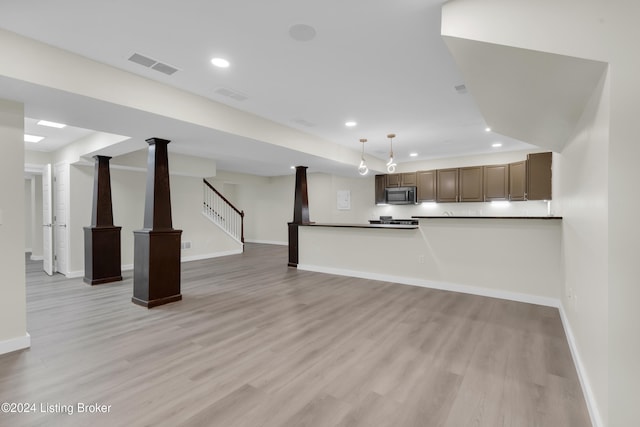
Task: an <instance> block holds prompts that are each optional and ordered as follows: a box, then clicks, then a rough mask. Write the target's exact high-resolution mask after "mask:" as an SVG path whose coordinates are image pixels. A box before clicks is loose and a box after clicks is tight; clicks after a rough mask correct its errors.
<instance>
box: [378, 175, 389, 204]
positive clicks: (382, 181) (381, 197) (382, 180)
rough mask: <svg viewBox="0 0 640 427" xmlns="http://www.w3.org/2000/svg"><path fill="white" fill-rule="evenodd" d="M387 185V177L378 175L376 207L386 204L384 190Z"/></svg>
mask: <svg viewBox="0 0 640 427" xmlns="http://www.w3.org/2000/svg"><path fill="white" fill-rule="evenodd" d="M386 185H387V177H386V175H376V186H375V191H376V194H375V203H376V205H378V204H381V203H386V202H387V200H386V198H385V194H384V189H385V187H386Z"/></svg>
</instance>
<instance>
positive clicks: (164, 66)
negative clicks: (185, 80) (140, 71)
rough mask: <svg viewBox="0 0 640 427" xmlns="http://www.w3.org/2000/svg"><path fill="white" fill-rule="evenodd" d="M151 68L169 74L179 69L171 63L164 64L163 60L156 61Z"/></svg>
mask: <svg viewBox="0 0 640 427" xmlns="http://www.w3.org/2000/svg"><path fill="white" fill-rule="evenodd" d="M151 68H153V69H154V70H156V71H160V72H161V73H164V74H166V75H168V76H170V75H171V74H173V73H175V72H176V71H178V69H177V68H174V67H172V66H171V65H167V64H163V63H162V62H156V64H155V65H154V66H152V67H151Z"/></svg>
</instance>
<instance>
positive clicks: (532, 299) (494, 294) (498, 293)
mask: <svg viewBox="0 0 640 427" xmlns="http://www.w3.org/2000/svg"><path fill="white" fill-rule="evenodd" d="M298 270H306V271H315V272H318V273H327V274H337V275H339V276H349V277H358V278H360V279H369V280H381V281H383V282H394V283H399V284H402V285H411V286H420V287H423V288H431V289H441V290H444V291H452V292H462V293H465V294H472V295H480V296H484V297H491V298H499V299H506V300H510V301H518V302H526V303H529V304H537V305H544V306H547V307H556V308H557V307H559V306H560V300H558V299H556V298H549V297H543V296H539V295H531V294H522V293H519V292H508V291H503V290H500V289H489V288H481V287H478V286H469V285H461V284H458V283H446V282H432V281H430V280H423V279H417V278H414V277H402V276H392V275H387V274H377V273H370V272H366V271H355V270H346V269H341V268H330V267H323V266H318V265H308V264H298Z"/></svg>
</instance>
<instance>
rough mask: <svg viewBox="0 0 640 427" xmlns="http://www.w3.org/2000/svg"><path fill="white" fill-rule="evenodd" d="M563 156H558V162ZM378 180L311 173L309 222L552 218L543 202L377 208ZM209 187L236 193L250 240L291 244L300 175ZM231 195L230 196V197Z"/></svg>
mask: <svg viewBox="0 0 640 427" xmlns="http://www.w3.org/2000/svg"><path fill="white" fill-rule="evenodd" d="M526 158H527V152H524V151H517V152H507V153H496V154H490V155H481V156H467V157H456V158H449V159H435V160H430V161H422V162H410V163H402V164H400V165H399V171H405V172H413V171H417V170H430V169H438V168H441V169H442V168H450V167H464V166H477V165H490V164H503V163H511V162H516V161H520V160H525V159H526ZM556 158H557V157H556V156H555V155H554V159H556ZM553 168H554V170H553V174H554V175H553V177H554V185H556V184H557V182H558V180H559V175H560V173H559V165H556V164H555V163H554V165H553ZM374 179H375V178H374V175H373V174H371V175H369V176H365V177H356V178H350V177H343V176H337V175H328V174H323V173H307V186H308V195H309V217H310V220H311V221H313V222H324V223H356V224H358V223H360V224H363V223H364V224H366V223H368V221H369V220H370V219H377V218H379V217H380V216H381V215H391V216H393V217H394V218H410V217H411V216H413V215H416V216H443V215H444V212H445V211H446V212H452V213H453V214H454V215H459V216H476V215H478V216H546V215H547V203H546V202H542V201H526V202H511V203H508V204H506V206H505V205H504V204H503V205H500V204H498V205H496V204H491V203H474V202H470V203H429V204H420V205H406V206H400V205H395V206H392V205H389V206H376V205H375V204H374V192H375V182H374ZM209 182H211V184H212V185H213V186H214V187H216V188H217V189H218V190H221V189H223V188H233V193H232V194H231V195H229V197H230V198H231V200H232V201H233V202H234V203H236V204H237V207H238V208H239V209H241V210H244V211H245V237H246V239H247V241H257V242H269V243H276V242H277V243H281V244H286V243H287V239H288V237H287V223H288V222H290V221H292V220H293V198H294V190H295V173H294V172H293V171H292V174H291V175H285V176H280V177H271V178H266V177H259V176H253V175H246V174H238V173H231V172H225V171H218V174H217V176H215V177H213V178H210V179H209ZM345 190H346V191H349V192H350V196H351V208H350V209H348V210H340V209H338V207H337V195H338V191H345ZM224 194H225V196H226V195H227V194H226V193H224ZM552 214H554V215H555V216H560V215H561V214H562V212H561V210H560V203H559V200H554V201H552Z"/></svg>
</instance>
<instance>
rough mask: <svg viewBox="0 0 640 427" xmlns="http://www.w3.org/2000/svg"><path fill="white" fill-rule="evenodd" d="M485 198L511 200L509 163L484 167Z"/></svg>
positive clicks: (486, 199) (488, 199)
mask: <svg viewBox="0 0 640 427" xmlns="http://www.w3.org/2000/svg"><path fill="white" fill-rule="evenodd" d="M483 174H484V200H485V202H491V201H493V200H509V165H491V166H485V167H484V171H483Z"/></svg>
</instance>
